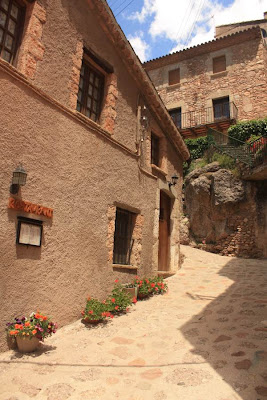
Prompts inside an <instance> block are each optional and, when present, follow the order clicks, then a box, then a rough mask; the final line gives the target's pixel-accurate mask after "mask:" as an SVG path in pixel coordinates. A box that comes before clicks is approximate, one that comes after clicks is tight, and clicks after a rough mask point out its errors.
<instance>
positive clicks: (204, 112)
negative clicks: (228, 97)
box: [178, 101, 238, 139]
mask: <svg viewBox="0 0 267 400" xmlns="http://www.w3.org/2000/svg"><path fill="white" fill-rule="evenodd" d="M237 114H238V110H237V107H236V105H235V104H234V103H233V102H215V101H214V102H213V107H208V108H203V109H201V110H198V111H189V112H186V113H183V114H181V126H180V127H179V126H178V128H180V132H181V134H182V136H183V137H184V138H186V139H187V138H195V137H199V136H206V135H207V133H208V129H209V128H212V129H216V130H218V131H225V130H227V129H228V128H229V126H230V125H232V124H234V123H236V120H237Z"/></svg>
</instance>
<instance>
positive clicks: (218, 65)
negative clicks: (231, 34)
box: [213, 56, 226, 74]
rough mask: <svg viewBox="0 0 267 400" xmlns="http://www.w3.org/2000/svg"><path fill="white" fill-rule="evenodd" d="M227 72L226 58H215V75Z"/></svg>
mask: <svg viewBox="0 0 267 400" xmlns="http://www.w3.org/2000/svg"><path fill="white" fill-rule="evenodd" d="M223 71H226V58H225V56H220V57H215V58H213V73H214V74H216V73H217V72H223Z"/></svg>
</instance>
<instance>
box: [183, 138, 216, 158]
mask: <svg viewBox="0 0 267 400" xmlns="http://www.w3.org/2000/svg"><path fill="white" fill-rule="evenodd" d="M211 143H213V138H212V136H203V137H199V138H197V139H185V144H186V146H187V147H188V150H189V152H190V156H191V159H192V160H196V159H197V158H201V157H202V156H203V154H204V153H205V151H206V150H207V149H208V148H209V146H210V145H211Z"/></svg>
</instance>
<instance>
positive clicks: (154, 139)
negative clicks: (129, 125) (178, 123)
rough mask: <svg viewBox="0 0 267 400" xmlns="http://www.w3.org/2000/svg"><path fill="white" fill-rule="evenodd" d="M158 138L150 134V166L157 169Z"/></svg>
mask: <svg viewBox="0 0 267 400" xmlns="http://www.w3.org/2000/svg"><path fill="white" fill-rule="evenodd" d="M159 141H160V139H159V137H158V136H157V135H155V134H154V133H151V164H154V165H157V166H158V167H159Z"/></svg>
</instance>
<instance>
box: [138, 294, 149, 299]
mask: <svg viewBox="0 0 267 400" xmlns="http://www.w3.org/2000/svg"><path fill="white" fill-rule="evenodd" d="M149 296H150V294H149V293H138V299H146V298H147V297H149Z"/></svg>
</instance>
